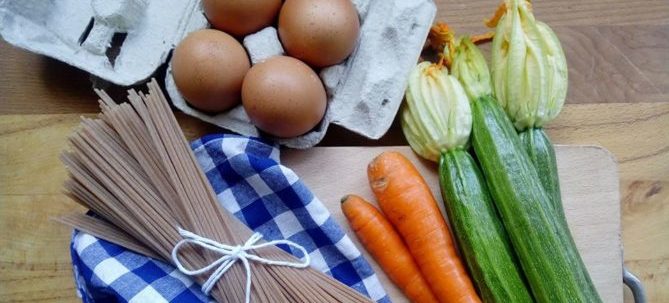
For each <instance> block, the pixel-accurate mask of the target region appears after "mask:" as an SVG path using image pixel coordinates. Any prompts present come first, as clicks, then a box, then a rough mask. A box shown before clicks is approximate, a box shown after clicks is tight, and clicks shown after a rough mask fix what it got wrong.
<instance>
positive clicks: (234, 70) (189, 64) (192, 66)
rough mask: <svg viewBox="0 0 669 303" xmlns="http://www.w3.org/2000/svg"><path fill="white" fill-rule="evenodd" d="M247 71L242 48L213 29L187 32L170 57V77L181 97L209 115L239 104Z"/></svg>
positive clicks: (228, 37)
mask: <svg viewBox="0 0 669 303" xmlns="http://www.w3.org/2000/svg"><path fill="white" fill-rule="evenodd" d="M249 68H250V63H249V58H248V55H247V54H246V50H244V48H243V47H242V45H241V44H240V43H239V42H237V40H235V38H233V37H232V36H230V35H228V34H226V33H224V32H221V31H218V30H213V29H203V30H199V31H196V32H193V33H190V34H189V35H188V36H186V38H185V39H184V40H183V41H181V42H180V43H179V45H178V46H177V47H176V48H175V49H174V55H173V56H172V75H173V76H174V82H175V83H176V86H177V89H178V90H179V92H180V93H181V95H183V96H184V98H185V99H186V101H188V103H189V104H191V105H192V106H193V107H195V108H197V109H200V110H203V111H207V112H212V113H213V112H220V111H224V110H226V109H228V108H231V107H233V106H235V105H237V104H238V103H239V101H240V98H241V96H240V93H241V89H242V81H243V80H244V75H246V72H247V71H248V70H249Z"/></svg>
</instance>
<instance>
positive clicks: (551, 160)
mask: <svg viewBox="0 0 669 303" xmlns="http://www.w3.org/2000/svg"><path fill="white" fill-rule="evenodd" d="M518 136H519V137H520V142H521V143H522V145H523V147H524V148H525V151H527V154H528V155H529V157H530V160H531V161H532V164H534V168H535V169H536V170H537V173H538V174H539V180H540V181H541V185H543V187H544V189H545V190H546V193H547V194H548V195H549V196H551V201H552V204H553V209H555V212H556V214H557V215H559V216H563V217H564V210H563V208H562V196H561V194H560V180H559V178H558V171H557V161H556V159H555V149H553V144H552V143H551V141H550V140H549V139H548V136H546V133H545V132H544V129H543V128H528V129H526V130H524V131H521V132H519V133H518Z"/></svg>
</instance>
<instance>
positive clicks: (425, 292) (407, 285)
mask: <svg viewBox="0 0 669 303" xmlns="http://www.w3.org/2000/svg"><path fill="white" fill-rule="evenodd" d="M341 210H342V212H344V215H345V216H346V218H347V219H348V223H349V224H350V225H351V228H352V229H353V231H354V232H355V234H356V236H358V239H360V242H362V245H363V246H365V249H367V251H368V252H369V253H370V254H371V255H372V257H374V260H376V262H377V263H379V266H381V269H383V271H384V272H385V273H386V274H387V275H388V278H390V280H391V281H393V283H395V285H397V287H399V288H400V289H401V290H402V292H403V293H404V294H405V295H406V296H407V298H409V300H411V302H435V303H436V302H437V298H435V296H434V294H432V291H431V290H430V287H429V286H428V285H427V282H426V281H425V278H423V276H422V275H421V273H420V270H419V269H418V265H416V261H414V259H413V257H412V256H411V253H409V250H408V249H407V247H406V245H404V242H402V238H400V235H399V234H397V231H395V229H394V228H393V226H392V225H390V222H388V220H387V219H386V218H385V217H384V216H383V214H381V212H379V211H378V210H377V209H376V207H374V206H373V205H371V204H369V202H367V201H365V200H364V199H363V198H361V197H359V196H356V195H348V196H346V197H344V198H343V199H342V201H341Z"/></svg>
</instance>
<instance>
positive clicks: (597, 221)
mask: <svg viewBox="0 0 669 303" xmlns="http://www.w3.org/2000/svg"><path fill="white" fill-rule="evenodd" d="M387 150H393V151H399V152H401V153H402V154H404V155H405V156H407V158H408V159H409V160H411V162H412V163H414V165H415V166H416V168H417V169H418V171H420V172H421V174H422V176H423V177H424V178H425V181H426V182H427V184H428V185H429V186H430V188H431V189H432V192H433V195H434V197H435V198H436V200H437V205H439V208H440V209H441V211H442V213H444V215H445V210H444V207H443V203H444V202H443V199H442V198H441V194H440V193H439V179H438V175H437V171H436V170H437V169H436V164H435V163H431V162H427V161H423V160H421V159H420V158H419V157H418V156H416V155H415V154H414V153H413V152H412V151H411V149H410V148H409V147H408V146H388V147H317V148H313V149H310V150H304V151H297V150H287V151H285V152H284V153H283V154H282V155H281V159H282V161H283V162H284V163H285V164H286V165H287V166H288V167H291V168H293V169H294V170H295V172H296V173H297V174H298V175H299V176H300V177H301V178H302V180H304V182H305V183H306V184H307V186H309V188H310V189H311V190H312V191H313V192H314V194H316V196H317V197H318V198H319V199H320V201H321V202H323V204H324V205H325V206H326V207H327V208H328V209H329V210H330V212H331V214H332V216H333V218H334V219H335V220H337V221H339V222H340V223H342V228H343V229H344V230H345V231H346V233H347V234H349V236H351V240H352V241H353V242H354V243H355V244H356V245H358V247H362V246H360V243H359V242H358V240H357V238H356V237H355V235H354V234H353V232H352V231H351V229H350V227H349V226H348V224H346V223H345V222H346V219H345V217H344V215H343V214H342V212H341V208H340V199H341V197H343V196H345V195H348V194H352V193H353V194H358V195H360V196H362V197H364V198H365V199H366V200H368V201H370V202H372V203H375V202H374V198H373V197H374V196H373V194H372V191H371V190H370V188H369V185H368V181H367V164H368V163H369V162H371V160H372V159H373V158H374V157H376V156H377V155H378V154H380V153H381V152H383V151H387ZM556 152H557V160H558V170H559V174H560V183H561V187H562V188H561V190H562V196H563V197H564V198H563V203H564V208H565V214H566V215H567V221H568V222H569V226H570V229H571V231H572V234H573V235H574V241H575V242H576V245H577V246H578V248H579V251H580V252H581V256H582V257H583V261H584V262H585V264H586V267H587V268H588V271H589V272H590V275H591V277H592V280H593V282H594V283H595V287H597V290H598V292H599V294H600V296H601V297H602V300H603V301H604V302H622V300H623V291H622V281H621V280H622V279H621V275H622V266H621V264H620V263H621V259H622V253H621V241H620V208H619V205H620V204H619V203H620V196H619V195H620V193H619V191H618V174H617V170H616V163H615V160H614V159H613V158H612V157H611V155H610V154H608V152H607V151H606V150H604V149H601V148H598V147H592V146H558V147H557V150H556ZM323 172H327V173H323ZM332 176H346V177H345V178H339V179H337V182H332ZM363 254H364V255H365V256H366V257H367V259H368V260H369V261H370V263H372V266H373V267H374V268H375V270H376V272H377V274H378V275H379V278H380V279H381V282H382V283H383V284H384V285H385V286H386V290H387V291H388V294H389V296H390V298H391V300H392V301H393V302H407V300H406V298H405V297H404V296H403V295H402V294H401V293H400V292H399V290H398V289H397V288H396V287H394V285H392V283H390V281H389V280H388V279H387V277H386V276H385V274H384V273H383V271H381V269H380V268H379V267H378V265H377V264H376V262H374V260H373V259H372V258H371V256H369V254H367V253H366V252H364V251H363Z"/></svg>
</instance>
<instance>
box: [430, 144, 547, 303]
mask: <svg viewBox="0 0 669 303" xmlns="http://www.w3.org/2000/svg"><path fill="white" fill-rule="evenodd" d="M439 180H440V184H441V192H442V196H443V197H444V205H445V208H446V213H447V214H448V217H449V220H450V223H451V228H453V230H454V231H455V235H456V240H457V242H458V245H459V247H460V250H461V252H462V255H463V256H464V258H465V261H466V263H467V267H468V269H469V272H470V274H471V275H472V278H473V279H474V282H475V285H476V286H477V288H478V291H479V293H480V294H481V297H482V299H483V301H484V302H534V300H533V299H532V296H531V295H530V292H529V291H528V288H527V285H526V284H525V281H524V279H523V276H522V273H521V271H520V270H519V268H518V264H517V260H516V257H515V255H514V252H513V249H512V248H511V245H510V242H509V238H508V236H507V234H506V230H504V226H503V225H502V223H501V221H500V219H499V217H498V214H497V210H496V209H495V205H494V204H493V202H492V200H491V199H490V195H489V193H488V189H487V187H486V184H485V180H484V179H483V177H482V175H481V171H480V170H479V168H478V165H477V164H476V162H475V161H474V159H473V158H472V157H471V155H470V154H469V153H468V152H467V151H465V150H463V149H453V150H450V151H446V152H442V153H441V157H440V161H439Z"/></svg>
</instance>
